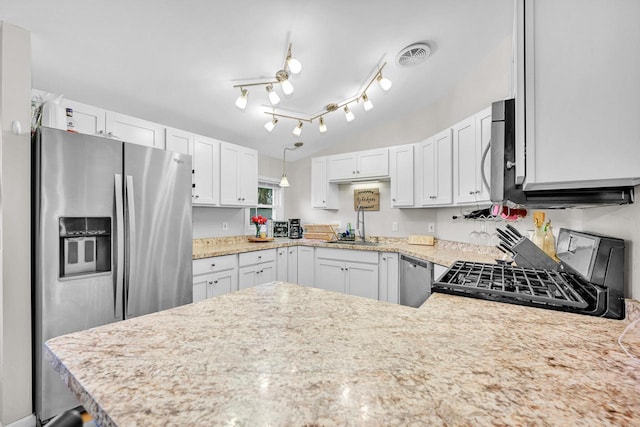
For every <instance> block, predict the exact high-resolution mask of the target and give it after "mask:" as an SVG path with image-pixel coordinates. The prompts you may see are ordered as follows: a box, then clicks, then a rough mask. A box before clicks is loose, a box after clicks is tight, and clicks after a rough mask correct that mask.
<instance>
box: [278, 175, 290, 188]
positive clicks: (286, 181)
mask: <svg viewBox="0 0 640 427" xmlns="http://www.w3.org/2000/svg"><path fill="white" fill-rule="evenodd" d="M280 187H290V185H289V179H288V178H287V175H286V174H285V173H283V174H282V178H280Z"/></svg>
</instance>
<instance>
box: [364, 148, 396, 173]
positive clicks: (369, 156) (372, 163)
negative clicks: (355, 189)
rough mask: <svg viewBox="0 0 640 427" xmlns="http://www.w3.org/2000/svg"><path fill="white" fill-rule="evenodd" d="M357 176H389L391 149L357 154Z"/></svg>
mask: <svg viewBox="0 0 640 427" xmlns="http://www.w3.org/2000/svg"><path fill="white" fill-rule="evenodd" d="M357 156H358V159H357V167H356V176H357V177H358V178H375V177H387V176H389V149H388V148H381V149H377V150H367V151H360V152H358V153H357Z"/></svg>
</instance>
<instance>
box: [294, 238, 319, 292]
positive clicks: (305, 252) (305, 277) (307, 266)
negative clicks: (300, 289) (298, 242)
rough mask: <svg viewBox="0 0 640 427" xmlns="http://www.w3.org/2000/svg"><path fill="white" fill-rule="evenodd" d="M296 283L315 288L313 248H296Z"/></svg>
mask: <svg viewBox="0 0 640 427" xmlns="http://www.w3.org/2000/svg"><path fill="white" fill-rule="evenodd" d="M297 258H298V277H297V278H298V281H297V283H298V284H299V285H303V286H315V278H314V271H313V267H314V262H315V248H314V247H313V246H298V253H297Z"/></svg>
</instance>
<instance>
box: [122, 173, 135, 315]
mask: <svg viewBox="0 0 640 427" xmlns="http://www.w3.org/2000/svg"><path fill="white" fill-rule="evenodd" d="M125 190H126V193H127V220H128V224H129V233H128V236H127V237H128V239H127V243H128V244H129V248H128V250H129V251H128V254H129V256H128V258H129V259H128V263H127V273H126V274H127V278H126V281H125V284H126V286H125V296H124V306H125V310H126V311H125V315H128V314H129V289H130V288H131V278H132V277H135V274H134V271H133V269H134V268H135V265H136V260H135V257H136V207H135V201H134V194H133V176H131V175H127V185H126V187H125Z"/></svg>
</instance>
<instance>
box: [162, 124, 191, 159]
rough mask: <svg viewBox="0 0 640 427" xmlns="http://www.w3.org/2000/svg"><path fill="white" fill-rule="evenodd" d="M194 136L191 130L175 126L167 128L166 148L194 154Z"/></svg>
mask: <svg viewBox="0 0 640 427" xmlns="http://www.w3.org/2000/svg"><path fill="white" fill-rule="evenodd" d="M194 137H195V135H194V134H192V133H191V132H186V131H183V130H180V129H174V128H165V135H164V149H165V150H167V151H175V152H176V153H182V154H189V155H191V156H193V139H194Z"/></svg>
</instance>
